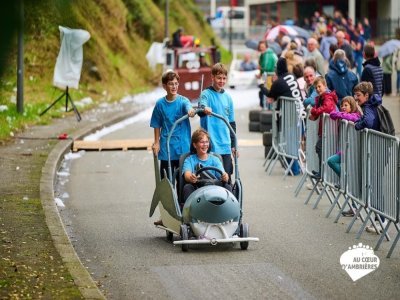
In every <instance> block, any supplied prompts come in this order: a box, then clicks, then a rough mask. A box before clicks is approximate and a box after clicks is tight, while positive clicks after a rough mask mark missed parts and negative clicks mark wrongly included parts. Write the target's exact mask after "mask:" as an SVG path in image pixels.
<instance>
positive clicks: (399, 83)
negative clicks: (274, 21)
mask: <svg viewBox="0 0 400 300" xmlns="http://www.w3.org/2000/svg"><path fill="white" fill-rule="evenodd" d="M394 65H395V68H396V73H397V79H396V89H397V91H396V92H397V96H400V49H399V50H397V52H396V54H395V62H394Z"/></svg>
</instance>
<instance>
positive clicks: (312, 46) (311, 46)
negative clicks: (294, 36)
mask: <svg viewBox="0 0 400 300" xmlns="http://www.w3.org/2000/svg"><path fill="white" fill-rule="evenodd" d="M307 49H308V51H309V53H308V55H307V57H313V58H314V59H315V62H316V64H317V71H318V73H319V74H321V75H322V76H325V73H326V72H325V65H324V58H323V56H322V54H321V52H319V50H318V42H317V40H316V39H315V38H309V39H308V41H307Z"/></svg>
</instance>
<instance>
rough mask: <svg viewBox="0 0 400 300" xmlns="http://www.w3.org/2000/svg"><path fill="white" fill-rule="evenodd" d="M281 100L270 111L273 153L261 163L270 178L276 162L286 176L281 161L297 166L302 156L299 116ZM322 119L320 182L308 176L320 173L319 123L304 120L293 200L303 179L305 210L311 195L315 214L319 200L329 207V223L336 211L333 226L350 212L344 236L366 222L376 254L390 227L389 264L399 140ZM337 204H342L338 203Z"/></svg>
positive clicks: (397, 211) (398, 211)
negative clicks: (333, 161)
mask: <svg viewBox="0 0 400 300" xmlns="http://www.w3.org/2000/svg"><path fill="white" fill-rule="evenodd" d="M281 100H282V101H281V104H280V111H279V112H278V111H275V110H274V117H275V116H276V115H277V117H276V118H275V119H274V123H276V124H274V126H275V127H274V126H273V148H272V149H271V151H270V153H269V154H268V156H267V158H266V162H267V160H269V164H268V165H267V168H266V170H267V171H268V170H269V171H270V172H269V174H271V172H272V168H273V167H274V165H275V163H276V161H277V160H281V162H282V165H283V166H284V169H285V176H286V175H287V173H288V172H290V167H291V165H290V164H288V163H286V164H285V162H286V158H289V159H292V162H293V161H297V160H299V156H300V155H299V154H301V153H302V150H301V147H300V141H301V134H300V135H299V134H298V132H300V133H301V130H299V128H300V129H301V125H300V126H299V120H300V119H301V113H300V114H299V110H296V109H295V106H296V102H295V101H294V99H290V98H282V99H281ZM322 118H323V120H322V126H323V135H322V161H321V163H322V165H321V177H320V178H316V177H315V176H314V174H313V172H312V171H313V170H315V171H317V170H318V169H319V166H318V156H317V153H316V152H315V144H316V142H317V140H318V134H317V132H318V121H311V120H306V127H305V136H306V154H305V157H306V164H305V166H304V168H303V176H302V177H301V179H300V181H299V184H298V186H297V187H296V189H295V195H296V196H297V195H298V194H299V192H300V190H301V188H302V187H303V185H304V183H305V181H306V179H307V177H308V178H311V179H312V183H313V185H314V186H313V189H312V191H311V192H310V193H309V195H308V197H307V199H306V201H305V204H307V203H308V202H309V201H310V199H311V197H312V195H313V194H314V193H315V192H317V194H318V198H317V200H316V202H315V204H314V208H316V207H317V205H318V203H319V202H320V200H321V199H322V197H323V196H327V198H328V200H329V201H330V203H331V205H330V208H329V211H328V213H327V214H326V217H329V215H330V214H331V212H332V211H333V209H334V208H335V207H336V206H337V207H338V209H339V213H338V214H337V216H336V218H335V222H338V220H339V218H340V217H341V216H342V212H343V211H344V210H345V208H349V209H351V210H353V211H354V216H353V218H352V220H351V222H350V224H349V225H348V227H347V229H346V232H349V231H350V230H351V228H352V226H353V225H354V224H355V222H356V220H357V219H358V218H359V219H361V223H362V225H361V227H360V229H359V230H358V233H357V235H356V238H357V239H359V238H360V237H361V234H362V233H363V232H364V229H365V227H366V225H367V224H368V223H369V222H371V223H372V224H373V225H374V228H375V230H376V232H377V234H378V235H380V237H379V240H378V242H377V244H376V245H375V248H374V249H375V250H378V249H379V247H380V245H381V243H382V241H383V239H384V238H385V237H386V239H387V240H388V241H390V237H389V234H388V229H389V227H390V226H391V224H392V223H393V224H394V227H395V229H396V231H397V234H396V237H395V239H394V241H393V243H392V245H391V248H390V250H389V252H388V254H387V257H388V258H389V257H390V256H391V255H392V253H393V251H394V249H395V247H396V245H397V242H398V240H399V239H400V223H399V221H400V202H399V201H400V200H399V191H400V182H399V180H400V165H399V163H400V140H399V138H397V137H394V136H391V135H387V134H384V133H381V132H378V131H375V130H370V129H364V130H362V131H357V130H355V127H354V124H353V123H352V122H348V121H346V120H340V121H334V120H332V119H330V117H329V115H327V114H324V115H323V116H322ZM300 124H301V122H300ZM296 152H297V155H296V154H295V153H296ZM335 153H340V155H341V157H340V159H341V163H340V166H341V168H340V176H338V175H337V174H336V173H335V172H334V171H333V169H332V168H330V167H329V166H328V163H327V161H328V159H329V158H330V157H331V156H332V155H334V154H335ZM319 184H321V185H322V190H320V189H319V188H318V186H319ZM342 198H343V199H344V202H343V204H341V203H340V200H341V199H342ZM374 218H375V219H376V220H377V221H378V222H379V225H380V227H381V228H382V231H380V230H378V229H379V228H378V226H376V225H375V222H374Z"/></svg>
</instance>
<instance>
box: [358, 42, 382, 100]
mask: <svg viewBox="0 0 400 300" xmlns="http://www.w3.org/2000/svg"><path fill="white" fill-rule="evenodd" d="M363 55H364V58H365V62H364V64H363V66H364V69H363V71H362V73H361V79H360V81H367V82H371V83H372V86H373V89H374V94H378V95H379V96H381V97H382V96H383V70H382V67H381V62H380V61H379V58H378V57H376V56H375V47H374V46H372V45H371V44H366V45H365V46H364V51H363Z"/></svg>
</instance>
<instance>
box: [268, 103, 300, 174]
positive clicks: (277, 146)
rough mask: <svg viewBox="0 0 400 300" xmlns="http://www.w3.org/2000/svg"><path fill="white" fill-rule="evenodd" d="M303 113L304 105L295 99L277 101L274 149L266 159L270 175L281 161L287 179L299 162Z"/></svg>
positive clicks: (274, 113) (274, 112)
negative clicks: (294, 165)
mask: <svg viewBox="0 0 400 300" xmlns="http://www.w3.org/2000/svg"><path fill="white" fill-rule="evenodd" d="M277 108H279V110H278V109H277ZM303 111H304V109H303V103H302V102H301V101H299V100H297V99H295V98H289V97H279V98H278V100H277V101H276V103H275V106H274V108H273V117H272V147H271V150H270V152H269V153H268V155H267V157H266V162H267V160H269V163H268V164H267V167H266V169H265V170H266V171H267V172H268V171H269V174H271V173H272V170H273V168H274V166H275V164H276V162H277V161H278V160H280V162H281V163H282V165H283V166H284V168H285V174H284V178H285V177H286V176H287V175H288V174H289V173H290V172H291V167H292V166H293V164H294V163H295V162H297V161H298V160H299V148H300V145H301V131H302V128H303ZM288 161H289V162H288Z"/></svg>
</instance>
